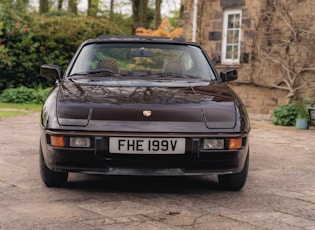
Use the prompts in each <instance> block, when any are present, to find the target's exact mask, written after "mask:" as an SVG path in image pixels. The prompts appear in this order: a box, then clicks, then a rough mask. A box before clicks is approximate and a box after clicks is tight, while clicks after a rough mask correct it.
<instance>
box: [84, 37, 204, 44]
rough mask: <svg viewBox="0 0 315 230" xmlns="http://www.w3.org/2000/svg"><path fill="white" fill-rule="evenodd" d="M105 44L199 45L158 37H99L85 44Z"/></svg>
mask: <svg viewBox="0 0 315 230" xmlns="http://www.w3.org/2000/svg"><path fill="white" fill-rule="evenodd" d="M103 42H145V43H167V44H185V45H187V44H190V45H195V46H196V45H197V46H199V45H198V44H196V43H194V42H187V41H185V39H184V38H168V37H158V36H99V37H98V38H94V39H88V40H86V41H84V43H85V44H86V43H103Z"/></svg>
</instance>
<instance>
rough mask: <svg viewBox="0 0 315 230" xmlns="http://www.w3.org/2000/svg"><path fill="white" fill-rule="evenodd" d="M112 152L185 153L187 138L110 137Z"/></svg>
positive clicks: (110, 150) (110, 149)
mask: <svg viewBox="0 0 315 230" xmlns="http://www.w3.org/2000/svg"><path fill="white" fill-rule="evenodd" d="M109 152H110V153H125V154H128V153H130V154H184V153H185V138H127V137H110V138H109Z"/></svg>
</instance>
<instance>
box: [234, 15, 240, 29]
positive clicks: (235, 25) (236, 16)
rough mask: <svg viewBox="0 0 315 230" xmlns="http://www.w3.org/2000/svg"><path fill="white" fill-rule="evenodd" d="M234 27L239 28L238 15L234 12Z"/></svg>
mask: <svg viewBox="0 0 315 230" xmlns="http://www.w3.org/2000/svg"><path fill="white" fill-rule="evenodd" d="M234 28H240V15H239V14H234Z"/></svg>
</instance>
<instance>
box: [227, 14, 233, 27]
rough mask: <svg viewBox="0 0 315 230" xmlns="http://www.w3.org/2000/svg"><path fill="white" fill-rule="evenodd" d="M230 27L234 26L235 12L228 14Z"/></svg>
mask: <svg viewBox="0 0 315 230" xmlns="http://www.w3.org/2000/svg"><path fill="white" fill-rule="evenodd" d="M228 28H229V29H231V28H234V14H230V15H229V16H228Z"/></svg>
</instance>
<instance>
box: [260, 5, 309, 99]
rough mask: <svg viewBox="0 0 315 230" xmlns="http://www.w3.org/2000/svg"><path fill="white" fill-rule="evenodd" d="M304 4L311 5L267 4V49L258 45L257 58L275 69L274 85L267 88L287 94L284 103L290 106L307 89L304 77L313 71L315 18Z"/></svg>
mask: <svg viewBox="0 0 315 230" xmlns="http://www.w3.org/2000/svg"><path fill="white" fill-rule="evenodd" d="M301 4H305V5H303V6H302V5H301ZM307 4H311V2H310V1H299V0H281V1H279V0H267V7H266V9H265V11H264V12H263V14H262V20H261V23H262V24H263V25H264V26H265V27H266V30H267V33H266V35H267V36H266V38H267V45H263V46H260V45H257V49H258V52H256V54H257V53H259V54H260V55H262V56H263V57H264V58H265V59H266V60H267V61H269V62H271V63H273V64H275V65H277V66H278V73H277V74H276V76H275V80H274V83H272V84H269V86H271V87H274V88H277V89H282V90H285V91H288V94H287V103H291V102H292V100H293V99H294V98H295V96H296V95H297V93H298V92H299V91H300V90H302V89H306V88H307V87H308V82H307V81H306V80H305V79H304V76H305V73H306V72H309V71H315V66H314V61H313V60H314V58H315V55H314V50H315V32H314V28H313V29H312V26H313V23H314V19H315V18H314V14H313V12H312V7H308V6H307ZM301 9H304V11H301ZM305 10H306V11H308V12H305Z"/></svg>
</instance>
